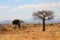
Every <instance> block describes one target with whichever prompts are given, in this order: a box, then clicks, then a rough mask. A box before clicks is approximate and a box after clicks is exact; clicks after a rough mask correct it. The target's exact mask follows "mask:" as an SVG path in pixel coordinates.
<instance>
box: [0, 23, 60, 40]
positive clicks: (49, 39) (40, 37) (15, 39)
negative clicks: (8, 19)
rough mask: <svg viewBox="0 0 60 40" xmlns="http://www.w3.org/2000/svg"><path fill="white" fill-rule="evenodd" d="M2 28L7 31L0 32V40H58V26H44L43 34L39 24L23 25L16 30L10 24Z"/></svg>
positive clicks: (59, 34) (59, 28)
mask: <svg viewBox="0 0 60 40" xmlns="http://www.w3.org/2000/svg"><path fill="white" fill-rule="evenodd" d="M4 26H5V28H6V29H7V30H5V31H4V30H1V31H0V40H60V24H54V25H46V31H45V32H43V31H42V25H41V24H40V25H39V24H23V27H24V28H21V29H19V28H16V30H15V29H13V27H14V26H13V25H12V24H8V25H4ZM25 27H26V28H25Z"/></svg>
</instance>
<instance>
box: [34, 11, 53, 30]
mask: <svg viewBox="0 0 60 40" xmlns="http://www.w3.org/2000/svg"><path fill="white" fill-rule="evenodd" d="M33 16H34V17H36V18H38V19H42V21H43V31H45V20H50V19H53V12H52V11H50V10H42V11H37V12H35V13H34V14H33Z"/></svg>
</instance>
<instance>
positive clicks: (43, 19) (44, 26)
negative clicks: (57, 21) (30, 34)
mask: <svg viewBox="0 0 60 40" xmlns="http://www.w3.org/2000/svg"><path fill="white" fill-rule="evenodd" d="M43 31H45V19H43Z"/></svg>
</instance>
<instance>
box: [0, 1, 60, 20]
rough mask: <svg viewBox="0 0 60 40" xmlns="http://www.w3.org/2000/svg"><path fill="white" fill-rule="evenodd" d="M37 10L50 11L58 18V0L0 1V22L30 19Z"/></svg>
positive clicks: (59, 15) (59, 10)
mask: <svg viewBox="0 0 60 40" xmlns="http://www.w3.org/2000/svg"><path fill="white" fill-rule="evenodd" d="M38 10H52V11H53V12H54V13H55V14H54V15H55V18H60V0H0V21H2V20H13V19H22V20H23V19H30V18H32V14H33V13H34V12H36V11H38Z"/></svg>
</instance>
